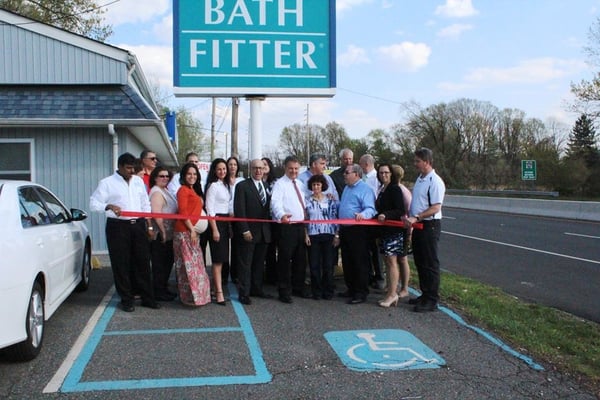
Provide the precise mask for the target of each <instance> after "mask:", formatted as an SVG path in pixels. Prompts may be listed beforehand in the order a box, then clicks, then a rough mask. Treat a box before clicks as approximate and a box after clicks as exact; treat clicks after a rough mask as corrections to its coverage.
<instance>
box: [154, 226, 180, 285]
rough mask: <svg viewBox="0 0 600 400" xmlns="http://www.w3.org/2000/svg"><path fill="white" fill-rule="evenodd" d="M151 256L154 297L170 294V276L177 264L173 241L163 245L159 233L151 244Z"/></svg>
mask: <svg viewBox="0 0 600 400" xmlns="http://www.w3.org/2000/svg"><path fill="white" fill-rule="evenodd" d="M150 254H151V259H152V279H153V282H154V295H166V294H168V286H169V276H170V275H171V270H172V269H173V263H174V262H175V256H174V254H173V241H172V240H168V241H166V242H165V243H163V242H162V238H161V237H160V233H159V234H158V237H157V238H156V240H153V241H152V242H151V243H150Z"/></svg>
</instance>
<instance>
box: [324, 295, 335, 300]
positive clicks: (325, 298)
mask: <svg viewBox="0 0 600 400" xmlns="http://www.w3.org/2000/svg"><path fill="white" fill-rule="evenodd" d="M332 298H333V295H332V294H324V295H323V300H331V299H332Z"/></svg>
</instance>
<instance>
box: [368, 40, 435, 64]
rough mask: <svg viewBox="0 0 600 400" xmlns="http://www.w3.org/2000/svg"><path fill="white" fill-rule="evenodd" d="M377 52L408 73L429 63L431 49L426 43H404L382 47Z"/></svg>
mask: <svg viewBox="0 0 600 400" xmlns="http://www.w3.org/2000/svg"><path fill="white" fill-rule="evenodd" d="M377 51H378V52H379V53H380V54H382V55H383V56H384V57H386V58H388V59H390V60H391V62H392V63H393V64H394V65H396V66H398V67H400V68H402V69H404V70H407V71H416V70H418V69H419V68H422V67H424V66H425V65H427V63H428V62H429V56H430V55H431V48H430V47H429V46H427V45H426V44H425V43H413V42H402V43H398V44H392V45H389V46H381V47H379V48H378V49H377Z"/></svg>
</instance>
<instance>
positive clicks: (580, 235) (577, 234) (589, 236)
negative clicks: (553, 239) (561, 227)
mask: <svg viewBox="0 0 600 400" xmlns="http://www.w3.org/2000/svg"><path fill="white" fill-rule="evenodd" d="M565 235H569V236H579V237H584V238H590V239H600V236H592V235H584V234H582V233H571V232H565Z"/></svg>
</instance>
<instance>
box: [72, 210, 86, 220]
mask: <svg viewBox="0 0 600 400" xmlns="http://www.w3.org/2000/svg"><path fill="white" fill-rule="evenodd" d="M71 216H72V217H73V221H83V220H84V219H86V218H87V214H86V213H85V211H82V210H79V209H77V208H71Z"/></svg>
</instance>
